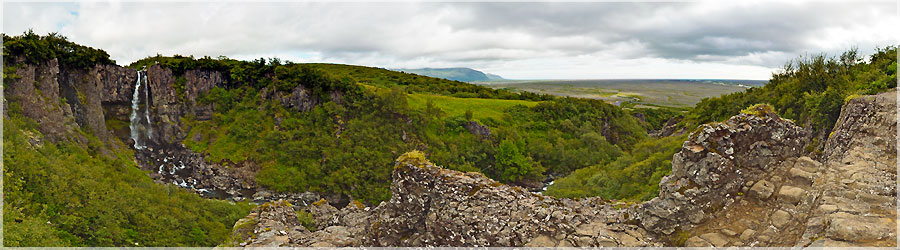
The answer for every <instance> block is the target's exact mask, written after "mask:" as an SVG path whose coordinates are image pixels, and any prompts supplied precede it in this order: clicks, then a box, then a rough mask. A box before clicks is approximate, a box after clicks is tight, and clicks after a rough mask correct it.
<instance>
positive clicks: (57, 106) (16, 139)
mask: <svg viewBox="0 0 900 250" xmlns="http://www.w3.org/2000/svg"><path fill="white" fill-rule="evenodd" d="M3 40H4V48H5V49H4V55H3V56H4V62H3V63H4V72H3V91H4V99H3V140H4V141H3V145H4V147H3V149H4V154H3V184H4V185H3V199H4V200H3V213H4V214H3V243H4V245H5V246H210V245H214V244H215V243H217V242H221V241H222V240H223V239H224V238H225V237H226V236H227V234H228V233H229V231H230V230H229V228H230V227H231V225H233V224H234V222H235V221H236V220H237V219H238V218H240V217H241V216H244V215H246V213H247V211H249V209H250V205H248V204H241V203H237V204H235V203H228V202H224V201H216V200H207V199H203V198H200V197H198V196H197V195H195V194H193V193H190V192H187V191H184V190H182V189H180V188H177V187H174V186H171V185H158V184H155V183H153V181H152V180H150V178H148V177H147V175H146V173H145V172H143V171H140V170H139V169H137V168H136V166H135V163H134V158H133V157H132V154H133V151H132V150H131V149H129V148H128V146H126V145H125V144H124V143H122V141H120V140H119V139H117V138H116V137H115V136H112V135H110V134H109V133H108V132H107V130H106V126H105V123H104V119H103V114H102V111H101V110H102V108H101V107H100V102H101V100H100V99H103V98H105V97H104V96H103V95H104V94H103V93H104V91H101V89H99V88H100V87H102V86H105V85H107V84H111V83H110V82H108V80H109V79H103V78H102V76H104V75H108V74H115V73H114V72H111V71H109V70H110V68H111V67H116V66H114V65H109V63H111V62H112V61H111V60H109V58H108V56H107V55H106V52H103V51H102V50H96V49H92V48H88V47H84V46H80V45H77V44H74V43H71V42H68V41H66V40H65V38H64V37H61V36H57V35H50V36H43V37H41V36H37V35H35V34H33V33H30V32H28V33H26V34H24V35H22V36H16V37H9V36H6V35H4V36H3ZM98 95H100V96H98Z"/></svg>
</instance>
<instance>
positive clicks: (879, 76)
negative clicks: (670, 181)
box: [547, 47, 897, 200]
mask: <svg viewBox="0 0 900 250" xmlns="http://www.w3.org/2000/svg"><path fill="white" fill-rule="evenodd" d="M896 69H897V48H896V47H887V48H883V49H879V50H878V51H876V53H875V54H873V55H871V56H870V57H869V59H868V60H865V61H864V60H862V59H860V58H859V57H858V55H857V54H856V51H855V50H850V51H847V52H845V53H844V54H842V55H841V56H840V57H839V58H827V57H825V56H824V55H818V56H814V57H812V58H810V59H803V58H800V59H796V60H793V61H791V62H790V63H789V64H788V65H787V66H785V68H784V71H783V72H781V73H776V74H774V75H773V76H772V79H771V80H770V81H769V83H767V84H766V85H765V86H763V87H755V88H751V89H748V90H746V91H743V92H737V93H733V94H727V95H723V96H721V97H715V98H706V99H703V101H701V102H700V103H698V104H697V106H696V107H694V108H693V109H691V110H690V111H689V112H688V113H687V115H686V118H685V121H683V122H681V123H680V124H679V125H680V126H682V127H684V128H689V129H691V128H693V127H695V126H697V125H699V124H702V123H708V122H716V121H721V120H722V119H726V118H728V117H731V116H733V115H736V114H738V113H740V112H741V110H743V109H745V108H747V107H749V106H751V105H754V104H759V103H768V104H771V105H772V106H773V107H774V109H775V111H776V112H777V113H778V114H779V115H781V116H783V117H785V118H789V119H796V123H797V124H798V125H800V126H803V127H806V128H808V129H810V130H811V131H813V132H814V134H813V138H812V143H811V144H810V145H809V146H808V147H807V148H806V149H805V150H807V151H808V152H811V153H816V154H818V153H821V152H822V147H823V146H824V143H823V142H824V141H825V139H827V138H828V137H829V136H830V132H831V129H832V127H834V124H835V122H836V121H837V118H838V115H840V112H841V106H842V105H843V104H844V103H845V102H846V100H849V98H852V97H854V96H858V95H861V94H874V93H879V92H883V91H887V90H891V89H894V88H896V86H897V85H896V82H897V72H896ZM657 124H658V123H657ZM678 141H679V140H676V139H673V138H661V139H652V140H648V141H644V142H641V143H639V144H637V145H636V146H635V149H634V150H633V151H632V152H631V153H629V154H625V155H624V156H622V157H619V158H617V159H616V160H615V161H613V162H610V163H607V164H601V165H597V166H592V167H589V168H583V169H580V170H578V171H576V172H574V173H573V174H571V175H569V176H567V177H565V178H562V179H559V180H557V181H556V182H555V183H554V185H552V186H550V187H549V188H548V192H547V193H548V194H552V195H556V196H560V197H572V198H575V197H589V196H602V197H606V198H610V199H613V198H627V199H634V200H647V199H650V198H653V197H654V196H655V195H656V189H655V188H656V184H657V183H659V180H660V178H661V177H662V176H665V175H666V174H668V173H669V171H670V169H669V168H668V167H667V166H668V165H669V161H670V160H671V157H665V156H666V155H669V156H670V155H671V154H672V153H671V152H670V151H672V150H675V149H677V147H678V146H679V145H680V143H679V142H678Z"/></svg>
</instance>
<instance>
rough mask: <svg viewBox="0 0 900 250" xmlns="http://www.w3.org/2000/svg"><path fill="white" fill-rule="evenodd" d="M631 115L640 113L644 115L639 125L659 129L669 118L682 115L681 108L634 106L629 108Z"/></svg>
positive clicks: (647, 128) (649, 128)
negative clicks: (634, 107)
mask: <svg viewBox="0 0 900 250" xmlns="http://www.w3.org/2000/svg"><path fill="white" fill-rule="evenodd" d="M628 113H631V114H632V115H636V114H640V115H643V117H644V122H643V123H641V125H642V126H643V127H644V129H646V130H660V129H662V128H663V126H665V125H666V122H667V121H669V119H672V118H676V117H684V114H683V113H682V109H676V108H668V107H659V108H636V109H632V110H629V111H628Z"/></svg>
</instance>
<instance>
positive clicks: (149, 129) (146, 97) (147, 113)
mask: <svg viewBox="0 0 900 250" xmlns="http://www.w3.org/2000/svg"><path fill="white" fill-rule="evenodd" d="M144 82H147V86H146V87H144V102H145V103H147V105H146V107H145V108H146V109H144V117H147V139H150V138H153V123H152V122H150V81H149V80H147V75H144Z"/></svg>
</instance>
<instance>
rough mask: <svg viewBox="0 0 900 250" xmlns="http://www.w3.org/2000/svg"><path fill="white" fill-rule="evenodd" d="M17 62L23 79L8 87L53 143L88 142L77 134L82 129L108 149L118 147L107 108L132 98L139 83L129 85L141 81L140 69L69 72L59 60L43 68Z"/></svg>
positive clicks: (106, 67)
mask: <svg viewBox="0 0 900 250" xmlns="http://www.w3.org/2000/svg"><path fill="white" fill-rule="evenodd" d="M17 60H18V61H19V62H20V64H19V66H17V68H16V75H17V76H18V78H17V79H15V80H13V82H12V84H9V85H8V86H9V90H8V92H6V93H8V96H7V97H6V98H8V99H10V100H11V101H13V102H16V103H17V106H18V107H21V108H22V114H23V115H25V116H26V117H28V118H31V119H33V120H35V121H37V122H38V124H39V129H40V130H41V133H42V134H44V135H46V136H47V139H48V140H50V141H53V142H57V141H60V140H68V139H73V140H75V141H80V142H84V141H85V140H86V139H85V138H84V137H83V136H81V135H80V134H78V133H75V132H74V131H75V130H76V129H78V128H81V129H82V130H84V131H85V132H89V133H90V134H92V135H93V136H96V137H97V138H98V139H100V140H101V141H102V142H104V143H106V144H107V145H116V144H114V143H111V140H110V139H111V137H112V135H111V134H110V132H109V130H108V129H107V127H106V119H107V115H106V113H109V112H108V111H107V110H105V109H104V106H105V105H106V104H108V103H117V102H127V101H128V100H130V97H129V95H130V94H131V92H130V91H131V89H133V86H131V85H133V83H131V84H125V83H126V82H127V81H133V80H134V79H135V78H134V77H136V73H135V71H134V70H130V69H126V68H122V67H118V66H115V65H97V66H94V67H91V68H88V69H80V68H65V67H61V66H60V65H59V63H58V61H57V60H56V59H53V60H49V61H47V62H44V63H42V64H40V65H32V64H26V63H24V61H23V59H21V58H19V59H17ZM129 77H130V78H129ZM119 84H124V85H121V86H120V85H119ZM126 86H130V87H126ZM126 92H127V93H126ZM123 98H127V99H123Z"/></svg>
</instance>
